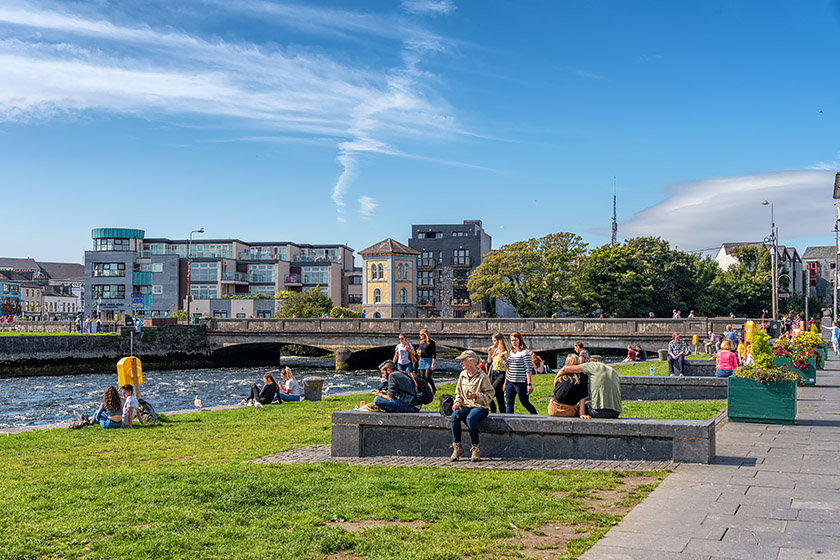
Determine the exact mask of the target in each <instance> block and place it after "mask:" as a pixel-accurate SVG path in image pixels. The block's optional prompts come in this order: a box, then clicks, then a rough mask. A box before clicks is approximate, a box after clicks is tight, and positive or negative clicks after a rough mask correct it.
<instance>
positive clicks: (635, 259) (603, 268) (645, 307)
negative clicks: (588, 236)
mask: <svg viewBox="0 0 840 560" xmlns="http://www.w3.org/2000/svg"><path fill="white" fill-rule="evenodd" d="M575 287H576V290H575V292H576V297H575V308H576V309H577V311H578V313H580V314H581V315H591V314H593V313H597V312H601V313H604V314H605V315H609V316H611V317H641V316H643V315H647V313H648V311H650V310H651V309H652V302H653V300H654V295H655V293H654V292H655V290H654V287H653V285H652V284H651V282H650V278H649V275H648V264H647V263H646V262H645V261H644V260H642V259H640V258H639V255H638V253H637V251H636V249H634V248H633V247H630V246H628V245H603V246H601V247H598V248H597V249H595V250H594V251H592V253H590V254H589V255H588V256H587V257H586V259H585V260H584V262H583V263H582V264H581V266H580V269H579V270H578V272H577V274H576V275H575Z"/></svg>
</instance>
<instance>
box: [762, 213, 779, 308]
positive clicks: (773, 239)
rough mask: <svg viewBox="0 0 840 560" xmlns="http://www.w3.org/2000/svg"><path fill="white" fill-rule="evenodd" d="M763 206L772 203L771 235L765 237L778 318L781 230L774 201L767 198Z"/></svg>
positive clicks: (773, 303) (774, 306)
mask: <svg viewBox="0 0 840 560" xmlns="http://www.w3.org/2000/svg"><path fill="white" fill-rule="evenodd" d="M761 204H762V205H763V206H767V205H768V204H769V205H770V236H769V237H765V238H764V242H765V243H769V244H770V259H771V262H772V266H773V271H772V272H773V275H772V278H773V291H772V298H773V301H772V305H773V320H774V321H775V320H776V317H777V311H778V309H779V272H778V270H777V268H776V257H777V254H778V251H777V249H776V243H777V242H778V240H779V231H778V230H777V229H776V219H775V216H774V215H773V203H772V202H770V201H769V200H765V201H763V202H762V203H761Z"/></svg>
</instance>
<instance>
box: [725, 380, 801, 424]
mask: <svg viewBox="0 0 840 560" xmlns="http://www.w3.org/2000/svg"><path fill="white" fill-rule="evenodd" d="M726 409H727V414H728V416H729V420H730V422H759V423H765V424H793V421H794V419H795V418H796V381H793V380H790V381H780V382H778V383H759V382H758V381H754V380H752V379H744V378H743V377H729V378H728V386H727V398H726Z"/></svg>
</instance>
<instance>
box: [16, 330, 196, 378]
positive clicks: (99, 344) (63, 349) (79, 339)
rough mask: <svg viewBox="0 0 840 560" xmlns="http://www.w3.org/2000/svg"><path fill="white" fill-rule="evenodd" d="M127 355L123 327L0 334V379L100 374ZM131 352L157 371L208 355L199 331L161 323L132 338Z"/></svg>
mask: <svg viewBox="0 0 840 560" xmlns="http://www.w3.org/2000/svg"><path fill="white" fill-rule="evenodd" d="M65 332H66V331H65ZM138 339H139V340H138ZM130 353H131V335H130V331H129V330H128V329H123V330H122V331H121V332H119V333H117V334H97V335H80V334H67V335H61V334H55V335H31V336H27V335H19V336H0V377H9V376H16V375H45V374H47V375H49V374H56V375H57V374H64V373H79V372H89V371H101V370H102V369H103V368H113V366H114V363H115V362H116V361H117V360H119V359H120V358H122V357H124V356H128V355H130ZM134 354H135V355H137V356H140V357H142V359H143V364H144V367H154V368H156V369H160V368H164V367H170V368H171V367H181V366H183V365H187V364H188V365H193V366H195V365H202V364H209V363H210V360H211V355H212V352H211V350H210V348H209V346H208V345H207V334H206V331H205V330H204V328H203V327H193V326H187V325H166V326H163V327H157V328H148V329H144V331H143V336H142V338H140V337H137V336H135V339H134Z"/></svg>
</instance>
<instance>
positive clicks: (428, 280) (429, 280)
mask: <svg viewBox="0 0 840 560" xmlns="http://www.w3.org/2000/svg"><path fill="white" fill-rule="evenodd" d="M433 274H434V272H432V271H431V270H428V271H425V270H421V271H420V272H418V273H417V284H419V285H420V286H433V285H434V283H435V282H434V276H433Z"/></svg>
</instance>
